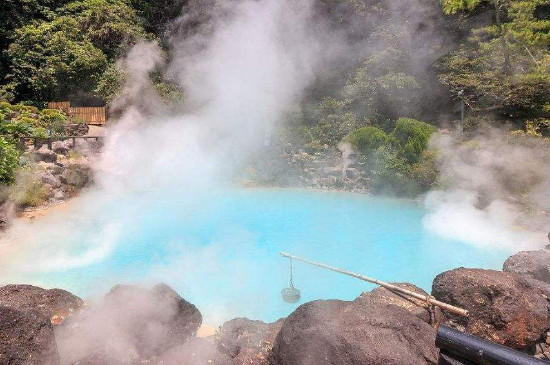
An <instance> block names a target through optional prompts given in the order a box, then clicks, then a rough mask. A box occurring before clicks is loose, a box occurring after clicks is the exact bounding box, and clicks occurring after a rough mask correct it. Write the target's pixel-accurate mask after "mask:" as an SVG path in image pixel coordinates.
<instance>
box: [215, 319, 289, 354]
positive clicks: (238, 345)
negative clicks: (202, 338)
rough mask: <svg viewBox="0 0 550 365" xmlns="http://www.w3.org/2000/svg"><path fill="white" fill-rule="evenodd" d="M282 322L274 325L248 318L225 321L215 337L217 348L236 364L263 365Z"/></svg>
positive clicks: (279, 321)
mask: <svg viewBox="0 0 550 365" xmlns="http://www.w3.org/2000/svg"><path fill="white" fill-rule="evenodd" d="M282 324H283V320H278V321H277V322H274V323H264V322H262V321H253V320H250V319H248V318H235V319H232V320H230V321H227V322H225V323H224V324H223V326H222V327H221V330H220V333H219V335H217V336H216V338H217V343H218V348H219V349H220V351H221V352H222V353H224V354H226V355H227V356H229V357H230V358H233V359H235V361H236V362H237V363H238V364H247V365H264V364H268V363H269V356H270V354H271V350H272V348H273V343H274V342H275V338H276V337H277V334H278V333H279V330H280V329H281V326H282Z"/></svg>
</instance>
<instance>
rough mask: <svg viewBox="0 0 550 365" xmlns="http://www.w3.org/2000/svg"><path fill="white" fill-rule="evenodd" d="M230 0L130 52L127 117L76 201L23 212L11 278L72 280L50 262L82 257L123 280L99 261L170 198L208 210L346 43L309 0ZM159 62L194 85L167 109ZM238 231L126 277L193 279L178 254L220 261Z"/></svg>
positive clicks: (186, 85)
mask: <svg viewBox="0 0 550 365" xmlns="http://www.w3.org/2000/svg"><path fill="white" fill-rule="evenodd" d="M230 3H231V4H230V5H231V6H221V7H220V8H215V9H214V10H213V11H214V13H212V14H210V16H211V19H212V22H211V27H209V28H206V29H205V30H203V31H200V32H197V33H195V34H194V35H192V36H187V35H186V36H180V35H178V36H174V37H173V38H172V39H171V40H170V50H169V53H168V55H166V54H163V51H162V50H161V48H160V47H159V45H158V44H157V43H154V42H149V43H147V42H143V43H140V44H137V45H136V46H135V47H134V48H133V49H132V50H131V51H130V52H129V54H128V55H127V57H126V58H125V59H123V60H121V61H120V62H119V67H120V68H121V69H123V70H124V71H125V72H126V74H127V75H128V77H127V83H126V85H125V88H124V92H123V93H122V97H121V98H120V99H119V100H117V101H116V102H115V103H114V106H113V109H114V111H115V112H117V113H118V114H119V115H120V118H119V120H118V121H117V123H116V124H114V125H113V126H112V127H110V128H109V131H108V134H107V137H106V141H105V146H104V151H103V153H102V155H101V158H100V160H99V161H97V163H96V165H95V166H94V167H95V171H96V176H95V180H96V184H95V187H94V188H92V189H91V190H89V191H87V192H86V193H85V194H83V195H82V196H81V197H80V198H79V199H78V200H77V201H76V202H75V203H74V204H73V203H72V204H71V206H70V207H69V208H68V210H67V211H65V212H62V213H59V214H57V215H55V214H52V215H51V216H49V217H47V218H45V219H43V220H41V221H39V222H36V223H34V224H32V225H28V224H25V223H22V222H16V223H15V225H14V227H13V228H12V229H11V230H10V232H9V233H8V237H5V238H4V239H3V240H2V243H0V283H2V282H6V283H8V282H21V281H26V282H32V283H35V284H39V285H44V286H49V285H52V284H53V285H56V286H63V282H62V281H58V282H52V283H49V282H45V281H44V279H42V277H41V275H40V274H41V273H44V272H48V273H53V274H55V273H56V272H60V273H62V272H63V271H64V270H67V269H71V268H75V267H82V268H86V270H84V272H85V273H84V274H82V275H87V276H88V277H89V278H90V279H92V282H91V283H90V286H91V287H92V288H94V289H96V290H97V292H98V293H99V292H102V291H103V292H104V291H105V290H106V289H107V288H108V287H109V286H111V285H113V284H115V283H117V282H119V281H120V280H121V278H120V277H118V278H117V277H113V278H105V277H97V276H96V273H97V271H95V270H96V269H97V265H96V264H98V263H100V262H102V261H103V260H105V259H106V258H108V257H110V256H112V255H114V254H115V252H116V250H117V249H118V248H119V247H120V246H121V245H125V244H132V243H127V242H126V241H125V238H128V237H131V238H132V239H134V238H136V237H139V236H140V232H141V231H140V227H141V226H146V225H147V224H150V220H151V219H156V217H150V216H149V215H148V214H147V212H148V211H154V209H159V205H162V208H161V209H168V210H169V209H170V204H171V203H172V201H173V202H178V204H184V205H185V208H186V209H185V211H186V215H185V216H181V217H180V216H178V217H176V218H177V219H181V220H185V219H190V217H192V216H193V215H196V214H202V211H201V207H202V204H203V202H204V201H205V200H207V199H210V198H212V197H215V196H216V194H219V193H217V191H218V189H223V188H225V187H227V186H231V185H232V184H234V183H235V182H236V181H238V180H239V174H240V171H241V167H242V166H243V164H244V162H245V159H246V158H247V156H249V155H250V154H251V153H254V152H255V151H257V150H258V149H259V148H261V147H262V145H263V143H264V135H265V133H266V131H270V130H273V129H274V128H275V126H276V125H277V123H279V122H280V121H281V120H282V118H283V116H284V114H285V113H286V112H288V111H289V110H291V109H292V108H293V107H294V106H295V103H297V102H299V100H300V98H301V96H302V93H303V92H304V90H305V88H306V87H307V86H308V85H309V84H310V82H311V81H312V80H313V79H314V77H316V75H317V74H318V73H319V72H320V71H321V63H320V62H322V61H326V60H327V59H329V58H330V57H333V56H334V57H336V55H337V54H338V53H339V52H340V51H341V50H342V47H345V46H346V42H345V41H344V40H342V39H340V38H339V37H340V36H339V35H338V34H336V33H333V32H331V31H329V30H328V29H326V28H325V26H324V25H323V24H322V23H317V22H315V21H314V20H313V17H314V11H313V8H312V2H311V1H309V0H300V1H290V0H283V1H281V0H263V1H252V0H245V1H240V2H230ZM181 21H182V22H185V21H190V20H189V19H186V18H182V19H181ZM321 53H322V56H320V55H321ZM151 72H161V73H164V74H165V75H166V76H167V77H169V78H170V79H171V80H172V81H173V82H175V83H177V84H179V85H180V86H181V87H182V88H183V89H184V91H185V98H186V102H185V112H184V113H183V114H181V113H180V114H177V115H174V114H173V113H169V112H167V111H166V110H165V109H166V107H165V106H164V105H163V103H162V101H161V98H160V97H159V95H158V94H157V92H156V90H155V88H154V86H153V85H152V83H151V81H150V78H149V75H150V74H151ZM168 197H169V198H168ZM113 207H116V209H113ZM179 211H181V209H179ZM178 214H179V213H178ZM177 219H175V221H177ZM158 224H162V222H158ZM228 234H229V235H230V236H232V237H238V238H239V240H237V239H235V240H232V239H231V238H225V239H222V240H216V241H213V242H210V246H207V247H205V248H203V249H199V250H198V252H195V251H193V250H192V249H189V250H183V251H182V250H180V251H178V252H172V254H174V255H176V256H175V257H174V256H173V257H171V262H170V263H168V264H167V263H165V262H163V263H161V264H159V266H158V269H153V270H152V272H151V273H147V274H144V273H140V272H136V271H132V272H131V275H128V277H125V280H136V281H140V282H144V281H145V282H147V281H148V279H150V280H153V279H160V280H163V279H164V276H165V275H163V273H164V274H168V273H169V274H171V275H172V276H174V277H176V276H177V277H178V280H180V281H181V279H180V278H181V277H183V275H184V273H183V272H182V271H181V270H180V268H178V267H177V265H181V264H182V262H187V263H189V262H193V261H196V260H201V259H202V260H203V261H204V258H205V257H206V258H207V261H208V258H211V259H213V260H218V261H220V259H219V258H217V257H218V256H217V254H214V256H212V255H211V254H210V253H211V252H217V251H218V249H217V248H216V247H219V246H220V244H222V243H228V241H229V243H230V244H231V245H232V249H238V245H245V246H246V245H247V244H248V242H251V239H250V238H248V239H247V233H246V232H229V233H228ZM90 236H92V237H93V238H92V239H90ZM124 237H125V238H124ZM144 239H149V238H144ZM132 242H133V243H134V244H137V243H136V240H135V239H134V240H133V241H132ZM139 244H141V242H139ZM185 244H186V242H174V246H180V247H181V246H185ZM222 251H223V250H222ZM152 259H154V258H152ZM189 260H190V261H189ZM218 261H217V262H215V263H214V262H203V264H202V269H203V271H205V270H206V272H207V271H208V267H210V266H212V267H219V265H221V263H220V262H218ZM167 265H168V266H169V267H167ZM184 267H185V265H184ZM259 269H260V268H258V267H255V266H254V264H253V263H243V265H240V267H239V268H234V270H233V271H231V269H230V268H228V269H227V278H228V280H235V281H239V280H240V279H241V278H242V275H243V273H244V272H247V274H248V275H253V273H254V272H255V271H257V270H259ZM128 270H134V269H133V268H129V269H128ZM148 275H149V276H148ZM60 276H61V275H60ZM159 276H162V277H159ZM54 277H55V275H54ZM130 278H131V279H130ZM51 280H52V281H53V280H54V279H51ZM93 280H95V282H94V281H93ZM190 285H191V286H192V284H190ZM69 287H70V286H69ZM189 289H190V291H192V287H190V288H189ZM236 304H237V303H236ZM238 305H243V304H242V303H240V304H238ZM223 310H224V309H219V308H213V311H219V313H209V314H210V316H211V318H215V320H216V321H217V320H219V319H222V318H227V317H226V315H225V313H223Z"/></svg>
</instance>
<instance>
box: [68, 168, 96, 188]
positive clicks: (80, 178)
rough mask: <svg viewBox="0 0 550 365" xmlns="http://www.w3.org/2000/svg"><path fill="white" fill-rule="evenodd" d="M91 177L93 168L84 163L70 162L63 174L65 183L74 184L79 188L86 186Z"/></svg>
mask: <svg viewBox="0 0 550 365" xmlns="http://www.w3.org/2000/svg"><path fill="white" fill-rule="evenodd" d="M91 179H92V172H91V169H90V167H89V166H88V165H87V164H84V163H73V164H70V165H69V166H67V168H66V169H65V170H64V171H63V173H62V174H61V181H62V182H63V183H64V184H67V185H72V186H74V187H76V188H79V189H80V188H83V187H85V186H86V185H87V184H88V183H89V182H90V181H91Z"/></svg>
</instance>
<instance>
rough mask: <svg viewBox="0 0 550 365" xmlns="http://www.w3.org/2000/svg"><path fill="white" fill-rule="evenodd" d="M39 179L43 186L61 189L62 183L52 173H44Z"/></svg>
mask: <svg viewBox="0 0 550 365" xmlns="http://www.w3.org/2000/svg"><path fill="white" fill-rule="evenodd" d="M38 178H39V179H40V181H41V182H42V183H43V184H48V185H50V186H51V187H52V188H59V187H60V186H61V181H60V180H59V179H58V178H57V177H55V176H54V175H53V174H52V173H51V172H48V171H44V172H42V173H40V174H39V175H38Z"/></svg>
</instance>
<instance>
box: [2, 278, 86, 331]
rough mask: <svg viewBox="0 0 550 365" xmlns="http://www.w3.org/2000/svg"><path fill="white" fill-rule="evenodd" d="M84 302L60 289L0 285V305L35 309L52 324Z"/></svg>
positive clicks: (70, 313) (60, 320)
mask: <svg viewBox="0 0 550 365" xmlns="http://www.w3.org/2000/svg"><path fill="white" fill-rule="evenodd" d="M83 304H84V302H83V301H82V299H80V298H79V297H77V296H75V295H73V294H71V293H69V292H68V291H65V290H61V289H49V290H47V289H42V288H39V287H37V286H32V285H6V286H3V287H0V305H2V306H6V307H10V308H14V309H18V310H22V311H37V312H39V313H40V314H42V315H43V316H44V317H46V318H48V319H49V320H50V321H51V322H52V323H53V324H59V323H61V322H63V320H64V319H66V318H67V317H69V316H71V315H72V314H74V313H75V312H76V311H78V310H79V309H80V308H81V307H82V305H83Z"/></svg>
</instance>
